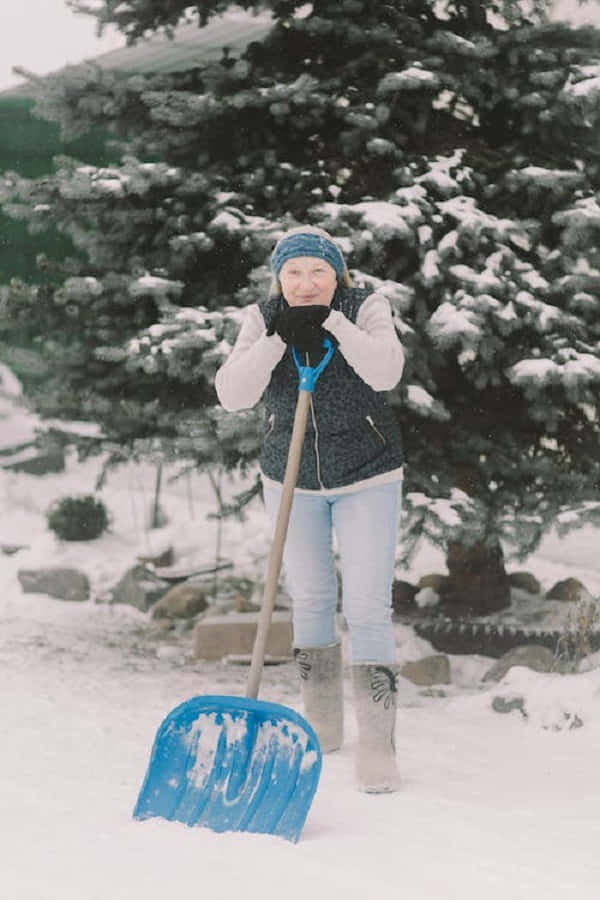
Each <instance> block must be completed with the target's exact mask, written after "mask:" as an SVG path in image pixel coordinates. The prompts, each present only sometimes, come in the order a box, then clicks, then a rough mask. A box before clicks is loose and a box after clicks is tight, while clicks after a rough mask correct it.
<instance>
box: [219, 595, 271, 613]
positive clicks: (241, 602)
mask: <svg viewBox="0 0 600 900" xmlns="http://www.w3.org/2000/svg"><path fill="white" fill-rule="evenodd" d="M231 607H232V609H233V610H235V612H240V613H244V612H258V611H259V609H260V606H259V605H258V604H257V603H253V602H252V600H250V599H249V597H247V596H246V594H243V593H242V592H241V591H238V593H237V594H234V597H233V599H232V601H231ZM277 608H278V607H277V605H276V606H275V609H277ZM279 608H281V607H279Z"/></svg>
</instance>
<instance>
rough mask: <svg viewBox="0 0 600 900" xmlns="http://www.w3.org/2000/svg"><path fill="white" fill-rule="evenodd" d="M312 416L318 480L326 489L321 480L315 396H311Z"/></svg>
mask: <svg viewBox="0 0 600 900" xmlns="http://www.w3.org/2000/svg"><path fill="white" fill-rule="evenodd" d="M310 414H311V418H312V423H313V428H314V429H315V456H316V459H317V479H318V482H319V484H320V485H321V487H322V488H324V487H325V485H324V484H323V479H322V478H321V458H320V456H319V429H318V428H317V417H316V415H315V407H314V403H313V395H312V394H311V395H310Z"/></svg>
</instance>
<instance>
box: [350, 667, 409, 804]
mask: <svg viewBox="0 0 600 900" xmlns="http://www.w3.org/2000/svg"><path fill="white" fill-rule="evenodd" d="M397 674H398V668H397V666H393V665H383V664H381V665H378V664H377V663H365V664H358V665H354V666H352V684H353V687H354V708H355V711H356V720H357V723H358V748H357V751H356V775H357V779H358V787H359V790H361V791H366V792H367V793H368V794H381V793H389V792H391V791H397V790H399V789H400V776H399V774H398V768H397V766H396V744H395V740H394V730H395V726H396V691H397V688H396V677H397Z"/></svg>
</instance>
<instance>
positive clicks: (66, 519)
mask: <svg viewBox="0 0 600 900" xmlns="http://www.w3.org/2000/svg"><path fill="white" fill-rule="evenodd" d="M47 522H48V528H50V530H51V531H53V532H54V533H55V534H56V536H57V537H59V538H61V540H63V541H92V540H94V538H97V537H100V535H101V534H102V533H103V532H104V531H106V529H107V528H108V526H109V525H110V516H109V514H108V510H107V509H106V506H105V505H104V503H103V502H102V500H98V499H97V498H96V497H94V496H92V495H91V494H86V495H84V496H80V497H62V498H61V499H60V500H57V501H55V502H54V503H53V504H52V506H51V507H50V509H49V510H48V513H47Z"/></svg>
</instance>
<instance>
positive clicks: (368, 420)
mask: <svg viewBox="0 0 600 900" xmlns="http://www.w3.org/2000/svg"><path fill="white" fill-rule="evenodd" d="M365 418H366V420H367V422H368V423H369V425H370V426H371V428H372V429H373V431H374V432H375V434H376V435H377V436H378V437H379V438H380V439H381V440H382V442H383V444H384V445H386V444H387V441H386V439H385V438H384V436H383V435H382V433H381V432H380V430H379V428H378V427H377V425H376V424H375V422H374V421H373V419H372V418H371V416H365Z"/></svg>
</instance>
